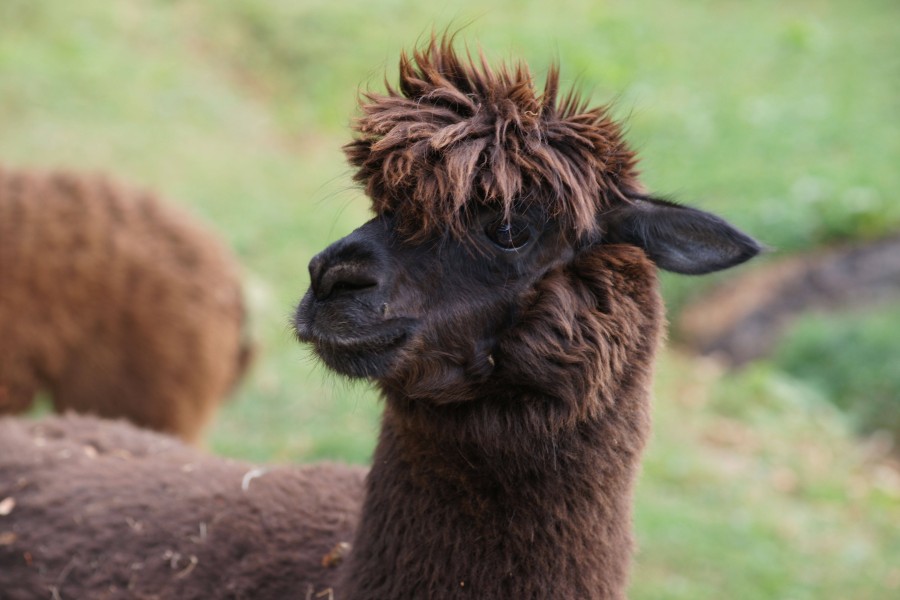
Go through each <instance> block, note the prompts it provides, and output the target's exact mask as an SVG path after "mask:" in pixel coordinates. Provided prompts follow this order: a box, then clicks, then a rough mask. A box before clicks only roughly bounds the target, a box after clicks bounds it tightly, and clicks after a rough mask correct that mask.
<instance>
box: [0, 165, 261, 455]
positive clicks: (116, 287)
mask: <svg viewBox="0 0 900 600" xmlns="http://www.w3.org/2000/svg"><path fill="white" fill-rule="evenodd" d="M238 272H239V270H238V267H237V264H236V262H235V260H234V258H233V256H232V254H231V252H230V251H229V250H228V249H227V248H226V247H225V245H224V244H223V243H222V242H221V241H220V240H219V239H218V238H217V237H216V236H214V235H213V234H212V233H211V232H209V231H208V230H207V229H206V228H204V227H202V226H200V225H199V224H198V223H196V222H195V220H194V219H191V218H190V217H189V216H188V215H186V214H183V213H182V212H181V211H179V210H177V209H176V208H175V207H173V206H169V205H168V204H166V203H164V202H161V201H159V200H158V199H157V198H156V197H154V196H153V195H152V194H150V193H147V192H142V191H138V190H135V189H132V188H128V187H125V186H123V185H120V184H116V183H114V182H112V181H110V180H108V179H106V178H103V177H100V176H95V175H84V174H76V173H65V172H45V173H39V172H25V171H15V170H6V169H2V168H0V413H15V412H21V411H23V410H26V409H27V408H28V407H29V406H30V405H31V403H32V401H33V399H34V396H35V394H36V393H37V392H38V391H39V390H45V391H48V392H50V393H51V395H52V398H53V403H54V405H55V407H56V408H57V409H58V410H60V411H62V410H66V409H71V410H76V411H80V412H90V413H94V414H99V415H103V416H108V417H127V418H128V419H130V420H131V421H133V422H135V423H137V424H139V425H143V426H146V427H151V428H154V429H159V430H161V431H166V432H169V433H174V434H177V435H180V436H181V437H183V438H185V439H187V440H194V439H195V438H196V437H197V436H198V434H199V433H200V430H201V428H202V427H203V425H204V424H205V423H206V422H207V421H208V419H209V417H210V416H211V415H212V413H213V412H214V410H215V408H216V407H217V406H218V404H219V402H221V400H222V399H223V398H224V397H225V395H226V394H227V392H228V391H229V390H230V388H231V387H232V386H233V385H234V384H235V382H236V381H237V380H238V379H239V378H240V376H241V375H242V374H243V371H244V369H245V367H246V363H247V359H248V357H249V346H248V344H247V342H246V340H245V339H244V336H243V329H244V309H243V303H242V299H241V289H240V281H239V277H238Z"/></svg>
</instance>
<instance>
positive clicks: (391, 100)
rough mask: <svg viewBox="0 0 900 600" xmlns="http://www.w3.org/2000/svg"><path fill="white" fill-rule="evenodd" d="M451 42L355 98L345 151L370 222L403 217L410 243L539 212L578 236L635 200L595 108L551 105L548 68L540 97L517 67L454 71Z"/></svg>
mask: <svg viewBox="0 0 900 600" xmlns="http://www.w3.org/2000/svg"><path fill="white" fill-rule="evenodd" d="M452 46H453V39H452V37H446V38H444V39H441V40H438V39H434V38H433V39H432V40H431V43H430V44H429V45H428V46H427V47H426V48H425V49H424V50H421V51H418V50H417V51H415V52H413V54H412V57H411V58H410V57H409V56H407V55H406V54H403V55H402V56H401V59H400V86H399V89H394V88H393V87H392V86H390V85H389V84H388V85H387V88H388V89H387V95H380V94H374V93H369V94H366V95H364V96H363V98H362V111H363V115H362V117H360V118H359V119H358V120H357V121H356V123H355V124H354V129H355V130H356V132H357V137H356V140H354V142H353V143H351V144H349V145H348V146H347V147H346V152H347V156H348V158H349V161H350V163H351V164H352V165H353V166H355V167H357V169H358V170H357V173H356V175H355V177H354V178H355V179H356V181H359V182H361V183H363V184H365V187H366V192H367V193H368V195H369V196H370V197H371V199H372V205H373V208H374V210H375V212H376V214H382V213H384V212H393V213H396V214H399V215H402V217H403V219H402V221H401V222H400V223H399V224H398V225H399V227H400V228H401V229H402V230H403V231H405V232H406V233H407V235H408V236H410V237H413V238H416V237H421V236H423V235H425V234H428V233H431V232H434V231H438V232H442V231H447V230H449V231H450V232H453V233H455V234H460V233H461V232H462V231H463V229H464V222H465V219H466V218H467V217H468V216H469V215H470V214H471V213H472V212H473V211H474V210H475V209H476V208H477V207H478V206H479V205H483V206H490V207H494V208H500V209H502V210H503V212H504V213H505V214H506V215H509V214H510V213H512V212H514V211H516V210H522V209H523V208H527V207H531V206H540V207H541V208H543V209H544V210H545V211H546V213H547V216H548V217H549V218H553V219H558V220H560V222H561V223H562V225H563V227H564V229H566V230H571V231H573V232H575V233H577V234H579V235H583V234H586V233H590V232H593V231H594V230H595V229H596V227H597V215H598V213H599V212H601V211H603V210H605V209H607V208H608V207H609V206H611V205H613V204H614V203H616V202H622V201H624V200H625V197H626V196H625V194H626V193H633V192H637V191H639V189H640V185H639V184H638V182H637V179H636V177H637V171H636V169H635V165H636V160H635V155H634V153H633V152H632V151H631V150H629V149H628V148H627V146H626V145H625V142H624V140H623V139H622V135H621V129H620V127H619V125H618V124H617V123H615V122H614V121H613V120H612V119H610V117H609V115H608V112H607V110H606V108H604V107H595V108H590V109H589V108H588V107H587V104H586V103H585V102H583V101H582V100H581V99H579V98H578V96H577V95H576V94H574V93H572V92H570V93H569V94H567V95H566V96H564V97H559V94H558V92H559V72H558V69H557V68H556V67H552V68H551V69H550V71H549V73H548V75H547V81H546V83H545V85H544V89H543V91H542V92H538V91H537V90H536V89H535V85H534V81H533V78H532V76H531V73H530V72H529V70H528V67H527V65H525V64H524V63H519V64H517V65H515V66H514V67H513V68H507V67H506V66H501V67H500V68H498V69H496V70H495V69H492V68H491V67H490V66H489V65H488V64H487V62H486V61H485V59H484V56H481V61H480V64H476V63H475V62H474V61H472V60H471V57H468V60H462V59H461V58H460V57H459V56H458V55H457V53H456V52H455V51H454V50H453V47H452Z"/></svg>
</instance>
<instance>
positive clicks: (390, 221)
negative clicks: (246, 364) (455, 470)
mask: <svg viewBox="0 0 900 600" xmlns="http://www.w3.org/2000/svg"><path fill="white" fill-rule="evenodd" d="M397 223H398V217H397V215H395V214H391V213H385V214H382V215H380V216H378V217H376V218H374V219H372V220H371V221H369V222H368V223H366V224H365V225H363V226H362V227H360V228H359V229H357V230H356V231H354V232H353V233H351V234H350V235H349V236H347V237H345V238H343V239H341V240H339V241H337V242H335V243H334V244H332V245H331V246H329V247H328V248H326V249H325V250H324V251H323V252H321V253H320V254H319V255H317V256H316V257H315V258H313V260H312V261H311V263H310V266H309V271H310V281H311V284H310V289H309V291H308V292H307V293H306V295H305V297H304V298H303V300H302V302H301V303H300V306H299V307H298V308H297V312H296V315H295V318H294V326H295V329H296V331H297V335H298V337H299V338H300V339H301V340H302V341H306V342H310V343H312V345H313V347H314V348H315V351H316V353H317V354H318V356H319V357H320V358H321V359H322V360H323V361H324V362H325V364H326V365H327V366H328V367H330V368H331V369H333V370H335V371H337V372H338V373H341V374H343V375H347V376H349V377H356V378H369V379H372V380H375V381H377V382H378V383H379V384H380V385H382V386H383V387H386V388H388V389H391V390H395V391H398V392H400V393H402V395H403V396H404V397H406V398H410V399H426V400H430V401H433V402H438V403H452V402H463V401H466V400H471V399H474V398H477V397H480V396H483V395H484V394H485V392H486V391H487V390H493V391H492V392H491V393H493V394H495V395H496V394H497V393H500V394H502V390H503V389H512V388H515V387H518V385H517V383H518V382H517V381H515V379H519V380H520V381H521V380H522V378H523V377H524V378H526V379H528V385H529V386H530V387H531V388H532V389H534V388H536V387H538V386H535V383H534V382H535V377H537V375H538V374H537V373H535V374H534V376H531V375H530V374H529V373H524V374H523V373H521V372H519V373H517V376H516V377H515V378H510V377H508V375H509V370H508V369H505V367H506V366H507V365H505V364H503V362H504V360H505V359H507V358H508V357H510V356H511V354H512V353H511V352H509V351H508V350H507V351H503V350H502V349H503V348H504V347H505V348H509V347H510V344H509V340H510V339H521V336H522V331H521V329H522V328H527V327H534V325H533V323H534V320H535V319H534V315H533V314H531V315H529V317H528V319H529V322H528V323H531V325H529V324H528V323H523V315H525V313H526V312H529V311H530V312H532V313H533V312H534V307H535V306H537V305H540V304H541V303H542V302H546V298H545V296H547V295H548V294H557V295H559V297H560V298H565V300H560V301H559V302H557V303H556V304H557V306H552V307H550V308H547V309H542V310H546V311H547V312H552V318H548V319H543V324H542V325H541V327H542V330H543V331H542V335H543V336H544V337H545V339H546V335H547V332H548V331H549V332H551V333H550V335H558V337H559V343H556V342H554V341H552V340H551V341H549V342H547V341H544V342H542V344H541V346H542V347H544V348H548V352H558V350H556V348H558V347H565V346H566V345H567V344H570V343H571V339H568V340H567V339H565V338H567V337H568V338H571V336H572V334H571V331H572V330H573V329H577V328H578V327H582V326H583V325H584V323H585V322H587V321H590V320H591V318H592V315H593V314H594V313H597V312H598V311H601V312H603V311H605V312H609V311H610V310H612V309H611V308H610V307H609V306H608V305H609V302H610V298H614V297H615V295H616V293H617V291H616V290H614V289H610V287H609V285H608V284H603V283H599V284H598V283H597V282H596V281H594V280H597V279H598V276H597V274H596V273H594V274H590V275H589V274H587V273H590V272H591V270H592V269H595V267H589V268H587V269H585V268H584V265H585V264H586V263H589V262H590V259H591V257H592V256H593V255H603V254H608V253H609V252H610V249H612V248H624V247H631V248H632V250H629V251H628V252H631V253H633V252H634V250H636V248H634V247H637V248H640V249H641V250H642V251H643V254H646V255H647V256H648V257H649V258H650V259H652V260H653V261H654V262H655V263H656V264H657V266H659V267H661V268H664V269H668V270H671V271H675V272H680V273H706V272H710V271H715V270H720V269H724V268H727V267H730V266H732V265H735V264H738V263H741V262H743V261H745V260H747V259H748V258H750V257H751V256H753V255H754V254H756V252H757V251H758V249H759V248H758V246H757V244H756V242H754V241H753V240H752V239H751V238H749V237H747V236H746V235H744V234H742V233H740V232H739V231H737V230H736V229H734V228H733V227H731V226H730V225H728V224H727V223H726V222H725V221H723V220H721V219H719V218H718V217H715V216H714V215H711V214H709V213H705V212H703V211H699V210H695V209H691V208H688V207H683V206H680V205H676V204H673V203H669V202H664V201H659V200H654V199H651V198H647V197H634V198H631V199H630V201H629V202H628V203H627V204H623V205H622V206H620V207H617V208H616V209H613V210H611V211H608V212H606V213H604V214H603V215H601V216H600V217H599V219H598V226H597V231H598V233H597V234H596V235H594V236H593V237H591V238H589V239H582V238H579V237H578V236H576V235H573V233H572V232H571V231H568V230H566V229H565V228H564V227H563V226H561V225H560V223H559V222H557V221H555V220H553V219H550V218H548V217H547V216H546V215H544V214H543V213H542V212H541V211H540V210H539V209H531V210H528V209H525V210H522V211H520V212H514V213H513V214H512V215H511V216H509V217H505V216H504V211H502V210H500V209H497V210H490V209H488V208H485V207H482V208H480V209H479V210H478V211H477V213H476V214H474V215H471V216H469V217H468V218H467V219H466V224H465V229H464V234H463V235H461V236H460V235H452V234H449V233H448V234H446V235H444V236H436V235H434V236H431V237H428V238H426V239H424V240H411V239H409V238H407V237H405V236H404V235H402V234H401V233H400V231H401V229H400V228H398V226H397ZM638 254H639V255H640V254H641V252H638ZM604 264H606V263H604ZM603 268H608V267H603ZM599 279H603V277H602V276H601V277H599ZM604 285H606V287H605V288H604ZM561 288H563V289H564V291H563V292H560V289H561ZM549 290H553V291H549ZM561 303H564V304H565V306H562V305H560V304H561ZM567 332H568V333H567ZM518 345H520V346H521V345H529V344H521V343H519V344H518ZM498 349H501V351H500V352H498ZM594 350H595V351H596V352H597V353H602V349H600V348H595V349H594ZM523 351H524V350H523ZM541 351H542V350H534V349H532V350H530V352H532V353H535V352H541ZM521 352H522V351H519V352H518V356H517V357H516V361H517V362H521V361H522V360H523V358H527V359H528V362H530V363H532V364H537V365H542V364H544V363H546V365H547V367H546V368H543V369H542V370H545V371H547V372H549V371H552V370H554V369H555V367H553V366H552V365H554V364H558V363H559V362H560V358H559V357H556V358H554V359H552V360H551V359H550V358H549V355H548V357H545V356H528V357H523V356H522V355H521ZM588 352H590V350H588ZM582 354H584V352H582ZM562 360H563V362H568V359H567V358H563V359H562ZM587 363H588V366H589V365H590V364H593V363H595V361H592V360H591V359H588V360H587ZM584 367H585V365H581V364H576V363H575V362H574V361H573V362H572V371H573V372H574V374H573V376H576V375H577V376H580V375H581V374H582V373H583V372H584V371H586V370H587V371H591V370H594V369H591V368H587V369H585V368H584ZM557 376H561V377H563V378H565V377H566V373H557ZM566 383H568V382H559V381H557V382H556V383H554V381H552V378H550V380H548V381H546V383H545V384H543V385H542V386H540V387H543V388H546V391H547V392H548V393H550V394H552V393H553V387H554V386H558V387H560V388H564V387H565V385H566ZM581 387H582V388H584V387H585V386H581ZM582 392H586V390H582Z"/></svg>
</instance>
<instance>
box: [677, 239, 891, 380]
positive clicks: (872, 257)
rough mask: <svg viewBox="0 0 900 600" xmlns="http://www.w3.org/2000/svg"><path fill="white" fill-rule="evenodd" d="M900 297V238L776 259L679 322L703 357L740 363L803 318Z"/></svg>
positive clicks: (685, 338)
mask: <svg viewBox="0 0 900 600" xmlns="http://www.w3.org/2000/svg"><path fill="white" fill-rule="evenodd" d="M898 299H900V234H898V235H893V236H890V237H887V238H883V239H880V240H876V241H873V242H868V243H859V244H854V245H849V246H843V247H837V248H829V249H825V250H819V251H817V252H814V253H811V254H805V255H796V256H792V257H790V258H786V259H783V260H777V261H774V262H770V263H768V264H765V265H762V266H760V267H758V268H756V269H755V270H751V271H749V272H748V273H747V274H746V275H744V276H743V277H738V278H736V279H731V280H729V281H728V282H727V283H726V284H724V285H722V286H721V287H719V288H716V289H715V290H713V292H712V293H710V294H708V295H706V296H704V297H703V298H701V299H700V300H699V301H697V302H694V303H692V304H690V305H689V306H688V307H687V308H686V309H685V310H684V311H683V312H682V314H681V316H680V318H679V319H678V320H677V322H676V327H677V331H678V333H679V337H680V338H681V340H682V341H683V342H684V343H685V344H686V345H687V346H688V347H689V348H690V349H692V350H694V351H696V352H699V353H701V354H707V355H717V356H720V357H721V358H723V359H724V360H725V361H726V362H728V363H729V364H730V365H732V366H740V365H743V364H746V363H747V362H750V361H752V360H754V359H757V358H760V357H763V356H766V355H767V354H769V353H770V352H771V351H772V350H773V349H774V348H775V346H776V344H777V343H778V341H779V339H780V338H781V335H782V333H783V332H784V331H786V330H787V328H788V327H789V326H790V324H791V323H792V322H793V321H794V320H795V319H796V318H797V317H799V316H800V315H802V314H803V313H806V312H810V311H821V312H827V311H843V310H851V309H857V308H860V307H865V306H870V305H876V304H881V303H886V302H889V301H892V300H898Z"/></svg>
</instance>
